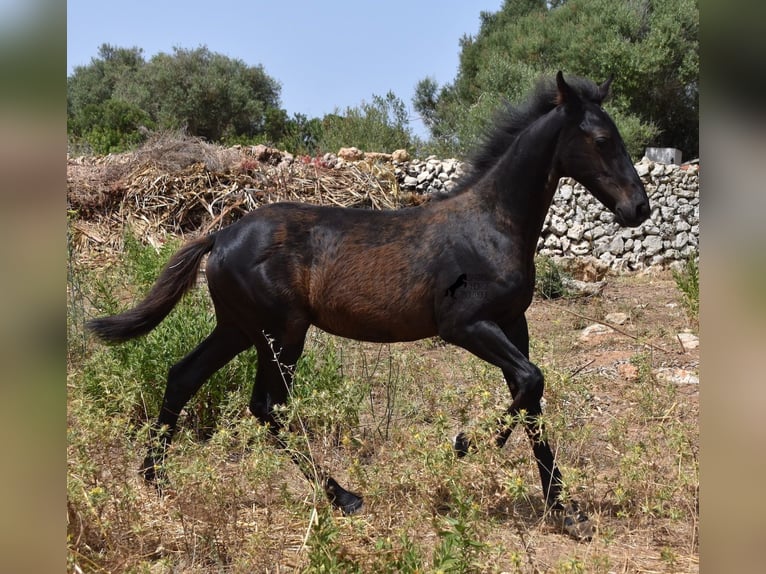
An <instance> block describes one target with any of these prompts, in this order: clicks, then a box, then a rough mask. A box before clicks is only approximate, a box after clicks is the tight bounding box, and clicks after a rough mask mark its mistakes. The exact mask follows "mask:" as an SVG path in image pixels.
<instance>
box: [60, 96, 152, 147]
mask: <svg viewBox="0 0 766 574" xmlns="http://www.w3.org/2000/svg"><path fill="white" fill-rule="evenodd" d="M74 121H76V122H77V127H76V128H73V129H74V130H76V131H77V132H78V133H79V134H80V138H79V139H80V140H81V141H83V142H85V143H86V144H87V145H88V146H89V147H90V148H91V149H92V150H93V152H95V153H97V154H102V155H105V154H108V153H112V152H119V151H122V150H125V149H128V148H130V147H134V146H136V145H138V144H139V143H141V142H142V141H143V140H144V139H145V135H144V134H146V133H148V132H147V130H148V129H149V128H151V127H153V125H154V122H152V120H151V118H150V117H149V114H147V113H146V112H145V111H143V110H142V109H140V108H139V107H137V106H135V105H133V104H130V103H128V102H125V101H122V100H112V99H109V100H106V101H104V102H102V103H100V104H88V105H87V106H85V108H83V110H82V113H81V114H80V115H79V116H78V117H77V119H76V120H74Z"/></svg>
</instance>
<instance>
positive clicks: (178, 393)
mask: <svg viewBox="0 0 766 574" xmlns="http://www.w3.org/2000/svg"><path fill="white" fill-rule="evenodd" d="M250 346H251V343H250V341H249V340H248V338H247V337H246V336H245V334H244V333H242V332H241V331H239V330H238V329H236V328H234V327H228V326H225V325H220V324H219V325H218V326H217V327H216V328H215V329H214V330H213V332H212V333H211V334H210V335H209V336H208V337H207V338H206V339H205V340H204V341H202V343H200V344H199V345H198V346H197V347H196V348H195V349H194V350H193V351H192V352H191V353H189V354H188V355H186V356H185V357H184V358H183V359H181V360H180V361H179V362H178V363H176V364H175V365H173V366H172V367H171V368H170V371H169V372H168V382H167V386H166V387H165V397H164V398H163V400H162V408H161V410H160V414H159V417H158V418H157V422H156V424H155V426H154V427H153V428H152V430H151V443H150V446H149V450H148V452H147V454H146V458H145V459H144V463H143V465H142V466H141V472H142V473H143V475H144V478H145V479H146V480H147V481H149V482H153V483H158V481H160V479H162V478H163V475H162V471H161V464H162V461H163V460H164V457H165V453H166V451H167V449H168V446H169V445H170V442H171V440H172V439H173V434H174V432H175V430H176V425H177V423H178V417H179V415H180V414H181V411H182V410H183V408H184V407H185V406H186V403H187V402H189V399H190V398H191V397H192V396H194V394H195V393H196V392H197V391H198V390H199V388H200V387H201V386H202V384H203V383H204V382H205V381H206V380H207V379H208V378H210V376H211V375H212V374H213V373H215V372H216V371H217V370H218V369H220V368H221V367H223V366H224V365H225V364H226V363H228V362H229V361H230V360H231V359H233V358H234V357H235V356H236V355H238V354H239V353H241V352H242V351H244V350H245V349H247V348H248V347H250ZM159 486H161V484H158V487H159Z"/></svg>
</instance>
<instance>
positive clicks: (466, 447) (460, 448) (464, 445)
mask: <svg viewBox="0 0 766 574" xmlns="http://www.w3.org/2000/svg"><path fill="white" fill-rule="evenodd" d="M452 448H453V449H454V451H455V454H456V455H457V457H458V458H463V457H464V456H465V455H467V454H468V453H469V452H471V451H472V450H473V449H474V446H473V441H472V440H471V439H469V438H468V436H467V435H466V434H465V433H462V432H460V433H457V434H456V435H455V438H454V439H452Z"/></svg>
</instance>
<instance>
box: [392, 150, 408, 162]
mask: <svg viewBox="0 0 766 574" xmlns="http://www.w3.org/2000/svg"><path fill="white" fill-rule="evenodd" d="M391 159H392V160H393V161H398V162H399V163H403V162H405V161H410V153H409V152H408V151H407V150H406V149H397V150H394V153H392V154H391Z"/></svg>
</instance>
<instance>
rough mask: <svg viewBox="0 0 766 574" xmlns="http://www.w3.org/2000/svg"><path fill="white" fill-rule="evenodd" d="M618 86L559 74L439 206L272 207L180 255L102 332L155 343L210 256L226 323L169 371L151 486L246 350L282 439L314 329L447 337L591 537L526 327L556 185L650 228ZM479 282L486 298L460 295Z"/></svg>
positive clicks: (504, 431)
mask: <svg viewBox="0 0 766 574" xmlns="http://www.w3.org/2000/svg"><path fill="white" fill-rule="evenodd" d="M610 83H611V80H608V81H606V82H605V83H604V84H602V85H596V84H594V83H592V82H590V81H588V80H584V79H577V78H570V80H569V81H568V82H567V81H565V80H564V77H563V75H562V74H561V72H559V73H558V74H557V75H556V79H555V82H551V81H543V82H541V83H540V84H539V85H538V87H537V89H536V90H535V91H534V93H533V94H532V95H531V96H530V98H529V100H528V101H527V103H526V104H525V105H524V106H522V107H520V108H513V107H510V106H509V107H508V108H507V109H506V110H504V112H503V113H501V114H500V115H499V116H498V117H497V118H496V126H495V128H494V130H493V131H491V132H490V133H489V134H488V136H487V139H486V141H485V142H484V144H483V145H482V146H480V149H479V151H478V152H477V153H476V155H475V156H474V159H473V161H472V162H471V165H472V169H471V170H469V172H468V174H467V175H466V176H465V177H464V178H463V180H462V181H461V182H459V183H458V185H457V186H456V188H455V189H454V191H452V192H451V193H449V194H446V195H445V196H444V197H442V198H440V199H438V200H434V201H430V202H427V203H426V204H424V205H422V206H419V207H412V208H408V209H402V210H398V211H367V210H354V209H341V208H335V207H316V206H309V205H301V204H290V203H281V204H274V205H269V206H264V207H262V208H260V209H258V210H256V211H255V212H253V213H251V214H248V215H247V216H246V217H243V218H242V219H241V220H240V221H238V222H236V223H234V224H232V225H230V226H229V227H226V228H224V229H221V230H220V231H218V232H215V233H211V234H209V235H206V236H204V237H201V238H199V239H197V240H195V241H192V242H190V243H188V244H187V245H185V246H184V247H183V248H181V249H180V250H179V251H178V252H177V253H176V254H175V255H174V256H173V257H172V258H171V260H170V262H169V263H168V265H167V267H166V268H165V269H164V270H163V272H162V274H161V275H160V277H159V278H158V279H157V282H156V283H155V285H154V286H153V288H152V290H151V291H150V292H149V294H148V295H147V296H146V298H145V299H144V300H143V301H141V302H140V303H139V304H138V306H136V307H135V308H133V309H130V310H128V311H125V312H124V313H121V314H119V315H115V316H111V317H105V318H100V319H95V320H93V321H90V322H89V324H88V327H89V328H90V329H91V330H92V331H93V332H94V333H95V334H96V335H98V336H99V337H100V338H101V339H103V340H105V341H111V342H119V341H125V340H127V339H131V338H133V337H138V336H140V335H144V334H146V333H147V332H149V331H151V330H152V329H153V328H155V327H156V326H157V325H158V324H159V323H160V322H161V321H162V320H163V318H164V317H165V316H166V315H167V314H168V313H169V312H170V311H171V309H172V308H173V307H174V306H175V304H176V303H177V302H178V301H179V299H180V298H181V297H182V296H183V295H184V293H185V292H186V291H188V290H189V289H191V288H192V286H193V285H194V284H195V279H196V276H197V270H198V268H199V266H200V264H201V261H202V258H203V257H204V256H205V255H206V254H208V253H209V254H210V255H209V258H208V261H207V266H206V274H207V283H208V288H209V290H210V295H211V298H212V300H213V303H214V305H215V313H216V319H217V325H216V327H215V329H214V330H213V332H212V333H211V334H210V335H209V336H208V337H207V338H206V339H205V340H204V341H202V343H200V344H199V346H198V347H197V348H196V349H194V350H193V351H192V352H191V353H189V354H188V355H187V356H186V357H184V358H183V359H182V360H181V361H179V362H178V363H176V364H175V365H173V367H172V368H171V369H170V372H169V374H168V381H167V387H166V390H165V396H164V400H163V404H162V410H161V412H160V414H159V418H158V420H157V424H156V427H155V428H154V440H153V442H152V446H150V448H149V452H148V454H147V456H146V460H145V461H144V465H143V467H142V470H143V473H144V476H145V478H146V479H147V480H149V481H157V479H159V478H160V471H161V466H160V465H161V462H162V460H163V457H164V455H165V451H166V449H167V447H168V445H169V443H170V441H171V439H172V436H173V432H174V430H175V428H176V424H177V421H178V416H179V413H180V412H181V410H182V409H183V408H184V405H186V403H187V401H188V400H189V399H190V398H191V397H192V395H194V394H195V393H196V392H197V390H198V389H199V388H200V387H201V386H202V384H203V383H204V382H205V381H206V380H207V379H208V378H209V377H210V376H211V375H212V374H213V373H214V372H215V371H217V370H218V369H220V368H221V367H222V366H223V365H224V364H226V363H227V362H228V361H230V360H231V359H232V358H233V357H234V356H235V355H237V354H238V353H240V352H242V351H244V350H245V349H248V348H250V347H252V346H255V348H256V349H257V352H258V372H257V376H256V379H255V383H254V386H253V392H252V399H251V401H250V410H251V412H252V413H253V414H254V415H255V416H256V417H257V418H258V419H259V420H261V421H262V422H263V423H265V424H267V425H269V427H270V429H271V430H272V431H273V432H274V434H275V435H277V434H278V431H279V430H280V429H281V428H282V425H283V423H282V422H281V421H280V419H279V418H278V417H277V416H276V415H275V410H274V408H275V406H277V405H281V404H284V403H285V402H286V401H287V400H288V398H289V393H290V387H291V383H292V375H291V373H292V367H293V366H294V365H295V363H296V361H297V360H298V358H299V357H300V356H301V353H302V351H303V345H304V339H305V337H306V332H307V330H308V328H309V326H311V325H316V326H317V327H319V328H320V329H323V330H324V331H327V332H329V333H333V334H335V335H340V336H342V337H348V338H351V339H358V340H363V341H376V342H395V341H413V340H416V339H422V338H424V337H432V336H434V335H438V336H440V337H441V338H442V339H444V340H445V341H447V342H449V343H452V344H455V345H458V346H460V347H463V348H464V349H467V350H468V351H470V352H471V353H473V354H474V355H476V356H477V357H479V358H481V359H483V360H484V361H487V362H489V363H491V364H493V365H495V366H497V367H499V368H500V369H502V372H503V375H504V376H505V380H506V381H507V384H508V388H509V390H510V394H511V398H512V400H511V403H510V406H509V407H508V409H507V411H506V413H504V415H503V416H502V417H500V418H499V419H498V429H497V436H496V443H497V445H498V446H502V445H504V444H505V442H506V440H507V439H508V437H509V436H510V433H511V430H512V426H513V422H509V421H515V420H519V419H522V423H523V426H524V427H525V429H526V432H527V434H528V435H529V437H530V439H531V442H532V448H533V451H534V455H535V459H536V460H537V465H538V467H539V472H540V478H541V480H542V488H543V492H544V495H545V501H546V503H547V505H548V507H549V508H551V509H552V510H555V511H557V512H558V513H559V514H560V515H562V516H563V524H564V527H565V528H566V529H567V531H569V532H570V534H572V535H574V536H577V537H582V536H584V535H587V532H588V530H589V528H590V527H589V524H588V521H587V518H586V517H585V515H584V514H582V513H581V512H580V511H579V510H578V509H577V508H576V506H573V505H571V504H567V505H564V504H563V503H562V500H560V498H561V492H562V478H561V473H560V472H559V469H558V467H557V466H556V462H555V460H554V456H553V453H552V452H551V449H550V447H549V445H548V442H547V441H546V439H545V432H544V429H543V426H542V423H541V420H540V415H541V412H542V411H541V407H540V399H541V397H542V395H543V375H542V373H541V372H540V370H539V369H538V368H537V366H535V365H534V364H533V363H531V362H530V360H529V335H528V331H527V322H526V318H525V316H524V313H525V311H526V309H527V308H528V307H529V304H530V302H531V301H532V293H533V290H534V283H535V266H534V256H535V248H536V245H537V240H538V237H539V235H540V231H541V229H542V226H543V222H544V219H545V216H546V213H547V211H548V208H549V207H550V204H551V201H552V198H553V194H554V192H555V190H556V188H557V184H558V181H559V178H561V177H566V176H568V177H572V178H574V179H575V180H577V181H579V182H580V183H581V184H583V185H584V186H585V187H586V188H588V190H589V191H590V192H591V193H592V194H593V195H594V196H595V197H596V198H597V199H598V200H599V201H601V202H602V203H603V204H604V205H605V206H606V207H607V208H609V209H610V210H611V211H612V212H613V213H614V215H615V218H616V219H617V221H618V222H619V223H621V224H623V225H627V226H637V225H639V224H641V223H642V222H643V221H644V220H646V218H647V217H648V216H649V214H650V209H649V201H648V199H647V196H646V192H645V190H644V187H643V184H642V183H641V180H640V179H639V177H638V174H637V173H636V170H635V168H634V167H633V164H632V162H631V160H630V158H629V156H628V153H627V151H626V150H625V146H624V143H623V141H622V138H621V137H620V134H619V133H618V131H617V128H616V127H615V125H614V123H613V122H612V120H611V119H610V118H609V116H608V115H607V113H606V112H605V111H604V110H603V109H602V107H601V103H602V102H603V100H604V99H605V98H606V96H607V93H608V90H609V85H610ZM474 278H480V282H481V290H480V291H479V293H480V295H481V296H473V297H472V296H461V295H462V290H465V289H466V288H467V285H469V284H471V281H473V280H474ZM474 284H476V282H475V281H474ZM275 355H276V356H277V357H278V358H279V360H278V361H275V360H274V356H275ZM522 413H524V416H523V417H520V416H519V415H520V414H522ZM507 415H510V416H507ZM455 449H456V451H457V452H458V454H459V455H463V454H465V453H466V452H468V451H469V450H470V440H469V439H468V438H467V437H466V436H465V435H464V434H462V433H461V434H459V435H458V436H457V437H456V439H455ZM294 458H295V460H296V462H298V464H299V466H301V468H302V470H303V472H304V474H306V476H307V477H312V476H316V474H313V473H312V472H310V471H309V470H308V469H307V468H306V464H305V463H302V462H301V461H302V460H303V457H302V456H298V455H294ZM319 476H320V479H319V480H320V481H321V483H322V486H323V487H324V489H325V491H326V492H327V495H328V497H329V499H330V500H331V502H332V503H333V505H335V506H336V507H338V508H340V509H341V510H342V511H343V512H346V513H352V512H355V511H356V510H358V509H359V508H360V507H361V504H362V499H361V497H359V496H358V495H356V494H353V493H352V492H349V491H347V490H345V489H343V488H342V487H341V486H340V485H339V484H338V483H337V482H336V481H335V480H333V479H332V478H331V477H330V476H329V475H327V474H320V475H319Z"/></svg>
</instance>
